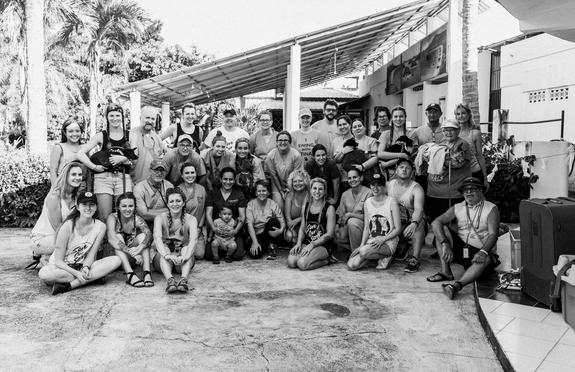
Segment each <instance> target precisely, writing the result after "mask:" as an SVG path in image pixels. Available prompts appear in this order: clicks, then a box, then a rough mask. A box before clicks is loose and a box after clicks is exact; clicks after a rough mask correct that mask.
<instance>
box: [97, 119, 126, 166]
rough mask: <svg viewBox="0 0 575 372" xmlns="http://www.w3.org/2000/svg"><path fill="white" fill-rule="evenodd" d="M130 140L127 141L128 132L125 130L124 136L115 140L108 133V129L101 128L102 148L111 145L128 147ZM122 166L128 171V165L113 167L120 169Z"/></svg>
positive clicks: (107, 147) (110, 146)
mask: <svg viewBox="0 0 575 372" xmlns="http://www.w3.org/2000/svg"><path fill="white" fill-rule="evenodd" d="M129 144H130V142H129V134H128V132H127V131H124V136H123V137H122V138H121V139H119V140H115V139H112V138H110V135H109V134H108V131H106V130H103V131H102V149H109V148H112V147H122V148H129V147H130V146H129ZM122 168H124V171H125V172H126V173H128V172H130V166H129V165H119V166H116V167H114V169H115V170H116V171H122Z"/></svg>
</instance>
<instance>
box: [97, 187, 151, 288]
mask: <svg viewBox="0 0 575 372" xmlns="http://www.w3.org/2000/svg"><path fill="white" fill-rule="evenodd" d="M106 225H107V227H108V230H107V231H108V234H107V235H108V243H109V244H110V245H111V246H112V247H113V248H114V250H115V251H116V256H118V257H120V259H121V260H122V267H123V268H124V273H125V274H126V276H127V278H126V284H129V285H131V286H132V287H137V288H139V287H153V286H154V281H153V280H152V274H151V272H150V243H151V242H152V238H153V236H152V232H151V231H150V229H149V228H148V225H147V224H146V221H144V219H143V218H142V217H140V216H138V214H137V213H136V197H135V196H134V194H132V193H131V192H127V193H125V194H122V195H120V196H119V197H118V200H117V201H116V213H112V214H110V215H109V216H108V220H107V221H106ZM134 265H142V269H143V272H142V279H143V280H142V279H140V278H139V277H138V276H137V275H136V274H135V273H134V271H133V269H132V266H134Z"/></svg>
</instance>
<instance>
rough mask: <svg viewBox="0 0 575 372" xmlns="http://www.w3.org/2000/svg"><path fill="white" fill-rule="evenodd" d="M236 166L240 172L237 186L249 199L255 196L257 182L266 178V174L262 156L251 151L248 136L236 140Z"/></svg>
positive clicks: (237, 177)
mask: <svg viewBox="0 0 575 372" xmlns="http://www.w3.org/2000/svg"><path fill="white" fill-rule="evenodd" d="M235 168H236V171H237V172H238V174H237V176H236V186H237V187H239V188H240V190H242V192H243V193H244V196H245V197H246V198H247V199H250V198H253V197H255V195H256V182H258V181H260V180H265V179H266V176H265V174H264V170H263V166H262V161H261V160H260V158H258V157H257V156H254V155H252V154H251V153H250V142H249V139H248V138H246V137H242V138H239V139H238V140H237V141H236V161H235Z"/></svg>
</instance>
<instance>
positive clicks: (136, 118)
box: [130, 91, 142, 128]
mask: <svg viewBox="0 0 575 372" xmlns="http://www.w3.org/2000/svg"><path fill="white" fill-rule="evenodd" d="M141 110H142V97H141V95H140V92H138V91H133V92H130V128H135V127H138V126H140V123H141V122H140V112H141Z"/></svg>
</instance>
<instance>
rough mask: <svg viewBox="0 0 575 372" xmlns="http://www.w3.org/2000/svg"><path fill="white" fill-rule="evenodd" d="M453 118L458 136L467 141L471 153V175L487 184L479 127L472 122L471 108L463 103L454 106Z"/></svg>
mask: <svg viewBox="0 0 575 372" xmlns="http://www.w3.org/2000/svg"><path fill="white" fill-rule="evenodd" d="M455 119H456V120H457V122H458V123H459V138H461V139H464V140H465V141H467V143H469V149H470V150H471V154H472V157H471V164H470V166H471V172H472V176H473V177H475V178H477V179H478V180H480V181H481V182H483V184H484V185H485V186H487V170H486V167H485V157H484V156H483V138H481V127H480V126H479V125H475V124H474V123H473V115H472V113H471V109H470V108H469V106H467V105H465V104H463V103H460V104H458V105H457V106H456V107H455Z"/></svg>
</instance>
